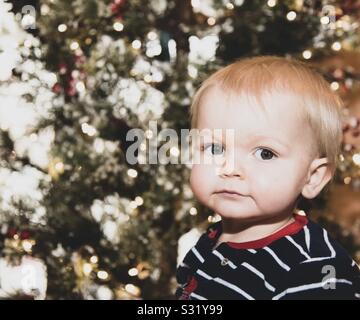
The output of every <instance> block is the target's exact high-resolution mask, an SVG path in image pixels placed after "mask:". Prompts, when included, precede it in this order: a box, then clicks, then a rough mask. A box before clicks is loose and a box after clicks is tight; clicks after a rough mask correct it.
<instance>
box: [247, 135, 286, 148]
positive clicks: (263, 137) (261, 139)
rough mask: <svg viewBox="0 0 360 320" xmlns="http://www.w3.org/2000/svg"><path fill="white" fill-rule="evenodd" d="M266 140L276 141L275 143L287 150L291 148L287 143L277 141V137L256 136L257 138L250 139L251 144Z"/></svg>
mask: <svg viewBox="0 0 360 320" xmlns="http://www.w3.org/2000/svg"><path fill="white" fill-rule="evenodd" d="M265 140H271V141H274V142H275V143H277V144H279V145H281V146H283V147H285V148H289V147H290V146H289V145H288V144H287V143H285V142H283V141H281V140H279V139H277V138H275V137H269V136H262V135H255V136H253V137H252V138H251V139H250V141H251V142H259V141H265Z"/></svg>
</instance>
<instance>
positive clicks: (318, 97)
mask: <svg viewBox="0 0 360 320" xmlns="http://www.w3.org/2000/svg"><path fill="white" fill-rule="evenodd" d="M211 87H216V88H219V89H220V90H222V91H223V92H226V93H230V94H236V95H237V96H240V95H246V96H248V97H254V98H255V99H256V100H257V101H258V102H260V101H261V97H262V96H263V95H264V93H266V92H273V91H274V90H278V91H280V92H281V91H283V92H286V93H290V94H293V95H294V96H295V97H298V98H299V102H301V103H300V105H302V106H303V110H304V111H305V113H304V115H305V118H306V119H307V121H308V123H309V125H310V127H311V128H312V130H313V133H314V137H315V139H316V146H317V152H318V154H319V156H321V157H326V158H327V159H328V161H329V165H330V168H331V170H332V174H334V172H335V169H336V166H337V163H338V155H339V152H340V145H341V139H342V122H341V109H342V101H341V99H340V98H339V97H338V96H337V95H336V94H335V93H334V92H333V91H332V90H331V89H330V86H329V83H328V82H327V81H326V80H325V79H324V78H323V77H322V76H321V75H320V74H319V73H317V72H316V71H314V70H312V69H311V68H310V67H309V66H307V65H305V64H304V63H302V62H301V61H298V60H294V59H287V58H282V57H277V56H258V57H253V58H245V59H242V60H239V61H237V62H235V63H232V64H230V65H228V66H227V67H225V68H222V69H220V70H218V71H217V72H215V73H214V74H212V75H211V76H210V77H209V78H207V79H206V80H205V81H204V82H203V83H202V85H201V86H200V88H199V89H198V91H197V92H196V94H195V96H194V99H193V103H192V105H191V108H190V116H191V127H192V128H196V126H197V120H198V113H199V106H200V102H201V98H202V97H203V95H204V93H205V92H206V91H207V89H209V88H211ZM260 104H261V103H260ZM289 107H293V106H289Z"/></svg>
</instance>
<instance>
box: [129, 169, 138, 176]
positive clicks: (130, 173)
mask: <svg viewBox="0 0 360 320" xmlns="http://www.w3.org/2000/svg"><path fill="white" fill-rule="evenodd" d="M127 174H128V176H129V177H131V178H136V177H137V175H138V173H137V171H136V170H135V169H129V170H128V171H127Z"/></svg>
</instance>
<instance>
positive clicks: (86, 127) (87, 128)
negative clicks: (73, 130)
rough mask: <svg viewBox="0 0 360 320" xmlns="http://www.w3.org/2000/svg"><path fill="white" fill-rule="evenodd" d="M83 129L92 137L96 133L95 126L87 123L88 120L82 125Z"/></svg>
mask: <svg viewBox="0 0 360 320" xmlns="http://www.w3.org/2000/svg"><path fill="white" fill-rule="evenodd" d="M81 130H82V132H84V133H85V134H87V135H88V136H90V137H92V136H94V135H95V134H96V129H95V128H94V127H93V126H91V125H89V124H88V123H86V122H84V123H83V124H82V125H81Z"/></svg>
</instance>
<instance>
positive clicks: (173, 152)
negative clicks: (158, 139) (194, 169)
mask: <svg viewBox="0 0 360 320" xmlns="http://www.w3.org/2000/svg"><path fill="white" fill-rule="evenodd" d="M170 154H171V155H172V156H174V157H178V156H179V155H180V150H179V148H178V147H171V148H170Z"/></svg>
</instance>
